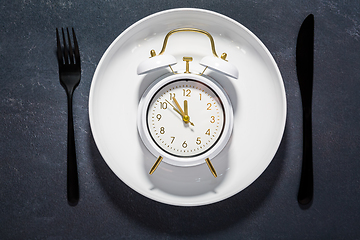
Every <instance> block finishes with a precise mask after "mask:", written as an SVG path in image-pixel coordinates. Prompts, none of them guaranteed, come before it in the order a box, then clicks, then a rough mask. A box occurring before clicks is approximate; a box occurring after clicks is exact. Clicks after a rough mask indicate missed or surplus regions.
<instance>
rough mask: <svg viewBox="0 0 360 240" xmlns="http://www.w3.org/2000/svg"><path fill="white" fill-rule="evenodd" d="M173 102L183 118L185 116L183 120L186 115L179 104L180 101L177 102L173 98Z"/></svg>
mask: <svg viewBox="0 0 360 240" xmlns="http://www.w3.org/2000/svg"><path fill="white" fill-rule="evenodd" d="M173 100H174V103H175V105H176V106H177V108H178V109H179V110H180V112H181V116H183V118H184V116H185V113H184V111H183V110H182V109H181V107H180V104H179V103H178V101H177V100H176V98H175V97H173Z"/></svg>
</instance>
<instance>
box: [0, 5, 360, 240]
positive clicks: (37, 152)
mask: <svg viewBox="0 0 360 240" xmlns="http://www.w3.org/2000/svg"><path fill="white" fill-rule="evenodd" d="M178 7H195V8H203V9H208V10H212V11H216V12H219V13H221V14H224V15H226V16H228V17H231V18H233V19H234V20H236V21H238V22H240V23H241V24H243V25H244V26H246V27H247V28H248V29H249V30H250V31H252V32H253V33H254V34H255V35H257V36H258V37H259V38H260V40H261V41H262V42H263V43H264V44H265V45H266V46H267V48H268V49H269V51H270V52H271V54H272V55H273V56H274V58H275V61H276V62H277V64H278V66H279V69H280V71H281V74H282V77H283V80H284V84H285V88H286V96H287V101H288V116H287V124H286V130H285V133H284V137H283V140H282V143H281V145H280V148H279V150H278V152H277V154H276V156H275V158H274V159H273V161H272V163H271V164H270V166H269V167H268V168H267V170H266V171H265V172H264V173H263V174H262V175H261V176H260V178H258V179H257V180H256V181H255V182H254V183H253V184H252V185H251V186H250V187H248V188H247V189H245V190H244V191H243V192H241V193H239V194H237V195H235V196H233V197H231V198H230V199H227V200H224V201H222V202H219V203H216V204H212V205H209V206H202V207H192V208H185V207H174V206H169V205H165V204H161V203H158V202H155V201H152V200H149V199H147V198H145V197H143V196H141V195H139V194H138V193H136V192H135V191H133V190H132V189H130V188H129V187H127V186H126V185H125V184H124V183H123V182H122V181H121V180H119V179H118V178H117V177H116V176H115V175H114V174H113V173H112V171H111V170H110V169H109V168H108V166H107V165H106V163H105V161H104V160H103V158H102V157H101V155H100V153H99V152H98V150H97V147H96V145H95V143H94V140H93V137H92V135H91V130H90V126H89V119H88V107H87V105H88V96H89V89H90V84H91V79H92V75H93V73H94V71H95V68H96V66H97V63H98V61H99V60H100V58H101V56H102V54H103V53H104V51H105V50H106V49H107V47H108V46H109V45H110V44H111V42H112V41H113V40H114V39H115V38H116V37H117V36H118V35H119V34H120V33H121V32H122V31H124V30H125V29H126V28H127V27H129V26H130V25H131V24H133V23H134V22H136V21H138V20H140V19H141V18H143V17H146V16H148V15H150V14H153V13H155V12H158V11H161V10H166V9H170V8H178ZM310 13H312V14H314V16H315V51H314V55H315V65H314V91H313V95H314V98H313V148H314V149H313V156H314V201H313V204H312V206H311V207H310V208H309V209H307V210H303V209H301V208H300V207H299V205H298V203H297V201H296V195H297V190H298V185H299V178H300V166H301V155H302V111H301V98H300V92H299V86H298V82H297V77H296V68H295V44H296V37H297V33H298V30H299V28H300V25H301V23H302V21H303V20H304V19H305V17H306V16H307V15H308V14H310ZM359 14H360V4H359V2H358V1H357V0H353V1H329V0H315V1H314V0H308V1H285V0H279V1H259V0H242V1H234V0H209V1H203V0H191V1H187V0H185V1H165V0H152V1H139V0H132V1H123V0H118V1H115V0H103V1H85V0H77V1H75V0H73V1H66V0H62V1H53V0H41V1H31V0H23V1H16V0H15V1H14V0H3V1H1V3H0V84H1V86H0V111H1V116H0V155H1V159H0V202H1V204H0V236H1V237H0V238H1V239H155V238H156V239H197V238H201V239H360V230H359V228H358V226H359V222H360V204H359V198H360V181H359V170H360V161H359V155H360V150H359V146H358V145H359V140H360V126H359V122H360V111H359V110H360V107H359V106H360V104H359V103H360V101H359V100H360V86H359V83H360V79H359V77H360V70H359V69H360V68H359V62H360V56H359V49H360V46H359V41H360V16H359ZM56 27H74V28H75V30H76V33H77V36H78V41H79V45H80V52H81V59H82V69H83V72H82V81H81V83H80V85H79V87H78V88H77V90H76V91H75V95H74V117H75V136H76V146H77V155H78V169H79V182H80V195H81V198H80V202H79V204H78V205H77V206H76V207H70V206H69V205H68V204H67V200H66V130H67V102H66V95H65V91H64V90H63V88H62V87H61V85H60V83H59V78H58V67H57V60H56V55H55V50H56V38H55V28H56Z"/></svg>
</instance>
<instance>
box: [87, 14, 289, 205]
mask: <svg viewBox="0 0 360 240" xmlns="http://www.w3.org/2000/svg"><path fill="white" fill-rule="evenodd" d="M179 11H190V12H203V13H206V14H211V15H216V16H218V17H220V18H223V19H225V20H227V21H230V22H232V23H233V24H235V25H236V26H237V27H240V28H242V29H243V30H244V31H245V32H246V33H247V34H248V35H250V37H251V38H252V39H253V40H255V41H256V43H257V44H259V45H260V46H261V49H262V50H263V51H264V53H266V55H267V58H268V60H270V62H271V65H272V66H273V68H274V70H275V71H274V72H275V73H276V79H278V80H279V86H280V92H281V95H282V96H281V99H283V101H281V102H282V106H281V110H282V112H283V116H282V117H281V126H282V128H281V129H279V131H278V136H277V138H276V139H274V141H275V140H276V146H277V147H276V149H275V150H274V152H273V154H272V155H271V157H270V154H269V158H270V159H271V160H270V161H269V162H268V163H267V165H266V167H264V169H263V171H262V172H261V173H260V174H259V175H258V176H257V177H256V178H255V179H254V180H253V181H252V182H251V183H250V184H248V185H247V186H246V187H244V188H242V189H240V190H238V189H235V190H232V191H228V192H227V194H224V195H223V196H222V197H221V198H220V199H217V200H215V201H212V200H210V201H199V202H196V203H189V202H187V203H182V202H181V201H179V202H177V203H174V202H173V201H167V199H158V198H154V197H153V196H149V195H148V194H146V193H145V192H143V191H140V190H138V189H134V188H133V187H131V184H129V183H128V181H125V180H124V179H123V178H121V177H120V176H119V175H118V174H117V173H116V172H114V171H113V169H112V168H111V166H110V165H109V163H108V162H107V161H106V159H105V157H104V153H103V152H102V150H101V149H100V147H99V142H98V140H97V139H99V137H98V133H97V132H96V131H94V121H95V120H92V119H93V117H92V116H93V114H94V113H93V112H94V110H93V107H92V106H93V104H92V101H93V97H92V96H93V95H94V91H95V89H94V88H95V87H94V86H95V84H96V82H97V80H96V79H98V75H99V72H100V70H101V66H102V65H103V62H104V61H105V60H106V58H107V56H108V55H109V53H110V52H111V51H112V49H113V48H114V46H115V45H116V44H117V43H118V41H119V40H120V39H121V38H122V37H123V36H124V35H126V34H127V33H128V32H129V31H131V30H132V29H133V28H135V27H136V26H138V25H140V24H142V23H143V22H145V21H148V20H149V19H152V18H156V17H158V16H159V15H163V14H168V13H172V12H179ZM88 108H89V122H90V129H91V132H92V136H93V138H94V141H95V145H96V147H97V148H98V150H99V153H100V154H101V156H102V158H103V160H104V161H105V163H106V164H107V165H108V166H109V168H110V169H111V170H112V172H113V173H114V174H115V175H116V176H117V177H118V178H119V179H120V180H121V181H122V182H123V183H125V184H126V185H127V186H128V187H130V188H131V189H132V190H134V191H136V192H138V193H140V194H141V195H143V196H145V197H147V198H149V199H152V200H154V201H157V202H160V203H164V204H169V205H173V206H203V205H208V204H212V203H216V202H221V201H223V200H226V199H228V198H229V197H231V196H234V195H236V194H237V193H240V192H241V191H243V190H244V189H246V188H247V187H249V186H250V185H251V184H252V183H253V182H255V181H256V180H257V179H258V178H259V177H260V176H261V175H262V173H263V172H264V171H265V170H266V169H267V168H268V166H269V165H270V163H271V162H272V160H273V159H274V156H275V155H276V153H277V151H278V149H279V147H280V144H281V141H282V139H283V135H284V132H285V127H286V119H287V99H286V92H285V86H284V81H283V78H282V76H281V72H280V69H279V67H278V65H277V63H276V61H275V59H274V57H273V56H272V55H271V53H270V51H269V50H268V49H267V47H266V46H265V45H264V43H262V42H261V40H260V39H259V38H258V37H257V36H256V35H255V34H254V33H252V32H251V31H250V30H249V29H247V28H246V27H245V26H243V25H242V24H241V23H239V22H237V21H235V20H234V19H231V18H230V17H227V16H226V15H223V14H220V13H217V12H214V11H211V10H206V9H199V8H173V9H167V10H163V11H160V12H156V13H153V14H151V15H148V16H146V17H144V18H142V19H140V20H138V21H137V22H135V23H133V24H132V25H130V26H129V27H127V28H126V29H125V30H124V31H123V32H122V33H121V34H120V35H118V36H117V37H116V38H115V39H114V40H113V42H112V43H111V44H110V45H109V46H108V48H107V49H106V51H105V52H104V53H103V55H102V57H101V59H100V60H99V63H98V64H97V67H96V69H95V72H94V75H93V77H92V81H91V85H90V92H89V104H88ZM280 130H281V131H280ZM179 198H181V197H180V196H179Z"/></svg>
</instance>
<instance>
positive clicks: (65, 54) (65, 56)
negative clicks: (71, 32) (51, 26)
mask: <svg viewBox="0 0 360 240" xmlns="http://www.w3.org/2000/svg"><path fill="white" fill-rule="evenodd" d="M61 31H62V35H63V42H64V60H65V64H69V53H68V48H67V46H66V39H65V33H64V28H61Z"/></svg>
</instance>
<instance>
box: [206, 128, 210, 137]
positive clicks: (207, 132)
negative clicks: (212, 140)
mask: <svg viewBox="0 0 360 240" xmlns="http://www.w3.org/2000/svg"><path fill="white" fill-rule="evenodd" d="M205 134H206V135H209V136H210V128H209V129H208V130H207V131H206V133H205Z"/></svg>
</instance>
